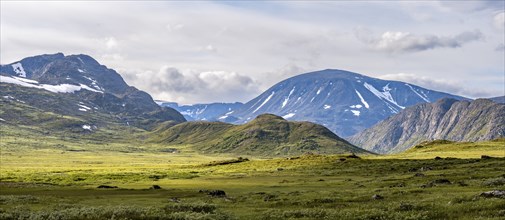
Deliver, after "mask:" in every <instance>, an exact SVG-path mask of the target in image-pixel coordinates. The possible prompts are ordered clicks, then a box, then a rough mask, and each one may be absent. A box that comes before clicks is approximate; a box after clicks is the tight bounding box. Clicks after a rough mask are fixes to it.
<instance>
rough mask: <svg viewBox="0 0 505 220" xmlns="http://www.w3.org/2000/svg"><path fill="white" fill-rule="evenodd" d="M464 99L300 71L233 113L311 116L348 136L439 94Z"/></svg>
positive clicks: (335, 73)
mask: <svg viewBox="0 0 505 220" xmlns="http://www.w3.org/2000/svg"><path fill="white" fill-rule="evenodd" d="M445 97H449V98H454V99H458V100H464V99H466V98H464V97H461V96H456V95H451V94H448V93H443V92H438V91H433V90H429V89H425V88H422V87H419V86H416V85H413V84H409V83H405V82H399V81H388V80H381V79H376V78H372V77H368V76H364V75H361V74H358V73H353V72H348V71H343V70H333V69H328V70H322V71H317V72H310V73H306V74H302V75H298V76H295V77H292V78H289V79H286V80H284V81H282V82H279V83H277V84H276V85H274V86H272V87H271V88H269V89H268V90H267V91H265V92H264V93H262V94H261V95H259V96H258V97H256V98H254V99H252V100H251V101H249V102H247V103H245V104H244V105H243V106H242V107H241V108H239V109H237V110H235V111H234V112H233V113H231V114H229V115H228V117H232V118H237V120H235V121H234V123H245V122H248V121H250V120H251V119H254V118H255V117H256V116H257V115H260V114H263V113H272V114H276V115H279V116H282V117H283V118H285V119H289V120H296V121H310V122H314V123H318V124H322V125H324V126H326V127H328V128H329V129H330V130H332V131H333V132H335V133H336V134H337V135H339V136H343V137H347V136H351V135H353V134H356V133H357V132H359V131H362V130H363V129H365V128H368V127H371V126H372V125H374V124H376V123H377V122H379V121H381V120H384V119H386V118H387V117H389V116H391V115H394V114H397V113H398V112H400V111H401V110H403V109H404V108H405V107H408V106H412V105H415V104H418V103H427V102H435V101H437V100H438V99H440V98H445Z"/></svg>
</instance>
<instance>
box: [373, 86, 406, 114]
mask: <svg viewBox="0 0 505 220" xmlns="http://www.w3.org/2000/svg"><path fill="white" fill-rule="evenodd" d="M363 85H364V86H365V88H366V89H368V91H370V92H372V93H373V94H374V95H375V96H377V97H378V98H380V99H384V100H387V101H388V102H390V103H393V104H395V105H396V106H398V107H399V108H401V109H404V108H405V107H403V106H401V105H399V104H398V103H396V101H395V100H394V99H393V97H392V96H391V93H389V91H391V88H389V84H387V85H386V86H384V87H382V92H380V91H379V90H377V89H376V88H375V87H374V86H372V85H370V84H368V83H364V84H363Z"/></svg>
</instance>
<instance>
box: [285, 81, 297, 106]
mask: <svg viewBox="0 0 505 220" xmlns="http://www.w3.org/2000/svg"><path fill="white" fill-rule="evenodd" d="M295 88H296V86H295V87H293V89H291V91H290V92H289V95H288V97H287V98H285V99H284V101H283V102H282V107H281V108H284V106H286V104H288V101H289V97H291V95H292V94H293V92H294V91H295Z"/></svg>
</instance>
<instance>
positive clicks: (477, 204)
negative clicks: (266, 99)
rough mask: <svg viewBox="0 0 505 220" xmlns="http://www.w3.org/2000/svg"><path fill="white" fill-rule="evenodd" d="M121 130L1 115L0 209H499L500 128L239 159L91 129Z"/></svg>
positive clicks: (503, 205)
mask: <svg viewBox="0 0 505 220" xmlns="http://www.w3.org/2000/svg"><path fill="white" fill-rule="evenodd" d="M117 132H118V131H115V130H113V129H112V130H110V131H103V132H102V133H98V134H89V135H88V136H76V137H70V136H69V137H53V136H50V135H39V133H37V132H36V131H30V130H15V129H14V128H12V127H8V126H5V127H3V128H2V132H1V136H0V138H1V140H2V141H1V142H0V150H1V154H0V159H1V160H0V171H1V172H0V219H504V218H505V199H504V198H484V197H482V196H480V194H481V193H482V192H486V191H491V190H505V169H504V167H505V158H504V156H505V155H503V156H502V154H501V152H505V140H498V141H493V142H484V143H465V144H459V143H450V144H447V143H446V144H439V145H436V146H435V145H430V146H424V147H419V148H414V149H412V150H410V151H407V152H405V153H402V154H398V155H387V156H370V155H366V156H363V157H362V158H354V157H352V156H350V155H326V156H324V155H304V156H301V157H292V158H249V160H237V159H236V158H237V157H238V156H240V155H221V156H216V155H202V154H198V153H197V152H196V151H193V150H192V149H194V148H195V146H189V145H183V146H164V145H159V144H149V143H144V142H143V141H142V140H143V138H142V136H141V135H140V136H139V135H135V134H136V132H135V131H121V132H123V133H122V134H123V135H122V138H118V139H111V141H108V142H103V141H99V140H104V137H109V135H110V138H113V137H116V135H113V134H117ZM129 132H131V133H129ZM481 155H489V156H494V157H496V158H489V159H480V157H481ZM435 156H439V157H441V158H440V159H437V160H435V159H434V157H435ZM99 185H108V186H116V187H118V188H112V189H99V188H97V187H98V186H99ZM153 185H158V186H160V187H161V189H149V188H150V187H151V186H153ZM212 190H223V191H224V192H226V196H222V197H219V196H211V195H208V191H212ZM374 195H380V196H381V197H382V199H373V198H372V196H374Z"/></svg>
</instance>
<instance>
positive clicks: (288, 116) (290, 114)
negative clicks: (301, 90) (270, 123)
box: [282, 113, 296, 119]
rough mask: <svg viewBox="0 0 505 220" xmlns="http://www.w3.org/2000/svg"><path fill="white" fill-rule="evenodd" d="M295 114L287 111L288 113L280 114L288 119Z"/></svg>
mask: <svg viewBox="0 0 505 220" xmlns="http://www.w3.org/2000/svg"><path fill="white" fill-rule="evenodd" d="M295 115H296V114H295V113H289V114H286V115H284V116H282V117H283V118H284V119H289V118H292V117H293V116H295Z"/></svg>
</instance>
